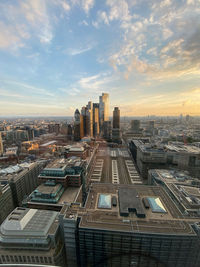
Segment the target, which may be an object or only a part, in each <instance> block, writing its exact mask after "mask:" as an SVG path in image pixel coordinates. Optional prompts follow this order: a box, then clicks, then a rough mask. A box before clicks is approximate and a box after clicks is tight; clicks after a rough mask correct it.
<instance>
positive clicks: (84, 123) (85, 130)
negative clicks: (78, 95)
mask: <svg viewBox="0 0 200 267" xmlns="http://www.w3.org/2000/svg"><path fill="white" fill-rule="evenodd" d="M86 110H87V109H86V107H82V109H81V115H82V116H83V129H84V136H86V135H87V127H86V119H87V118H86Z"/></svg>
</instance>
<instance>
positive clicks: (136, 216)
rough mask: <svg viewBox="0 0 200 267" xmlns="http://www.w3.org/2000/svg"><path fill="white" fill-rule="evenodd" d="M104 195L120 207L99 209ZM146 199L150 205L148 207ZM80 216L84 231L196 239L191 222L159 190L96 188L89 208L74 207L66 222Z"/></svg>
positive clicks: (111, 186)
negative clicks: (177, 236)
mask: <svg viewBox="0 0 200 267" xmlns="http://www.w3.org/2000/svg"><path fill="white" fill-rule="evenodd" d="M102 194H103V195H110V198H111V203H112V199H113V197H115V198H116V199H117V205H113V203H112V205H111V208H109V207H105V208H103V207H99V206H98V201H99V196H100V195H102ZM143 199H146V200H147V201H149V204H150V205H145V204H144V202H146V200H145V201H143ZM107 200H109V199H108V198H107ZM70 216H71V217H70ZM76 216H79V217H81V221H80V224H79V227H80V228H95V229H105V230H111V231H112V230H113V231H128V232H133V233H138V232H141V233H143V232H144V233H146V232H149V233H156V234H159V233H162V234H177V235H195V232H194V231H193V229H192V228H191V226H190V224H189V222H191V221H190V220H188V219H185V218H184V216H183V215H182V214H181V212H180V211H179V210H178V208H177V207H176V205H175V204H174V202H173V201H172V200H171V199H170V197H169V196H168V194H167V193H166V192H165V191H164V190H163V188H162V187H158V186H145V185H128V186H127V185H119V184H116V185H114V184H100V183H99V184H92V186H91V188H90V192H89V194H88V198H87V201H86V205H85V207H83V208H82V207H79V206H78V205H76V204H72V205H71V206H70V207H69V208H68V209H67V211H66V212H65V217H66V218H76ZM194 222H196V220H194Z"/></svg>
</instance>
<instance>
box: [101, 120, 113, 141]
mask: <svg viewBox="0 0 200 267" xmlns="http://www.w3.org/2000/svg"><path fill="white" fill-rule="evenodd" d="M111 134H112V127H111V121H104V122H103V138H105V139H106V140H111Z"/></svg>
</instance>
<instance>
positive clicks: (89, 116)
mask: <svg viewBox="0 0 200 267" xmlns="http://www.w3.org/2000/svg"><path fill="white" fill-rule="evenodd" d="M86 108H87V111H86V116H87V119H86V121H87V123H86V124H87V132H88V135H89V136H90V137H92V136H93V105H92V102H91V101H89V102H88V105H87V106H86Z"/></svg>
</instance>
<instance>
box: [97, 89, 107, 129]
mask: <svg viewBox="0 0 200 267" xmlns="http://www.w3.org/2000/svg"><path fill="white" fill-rule="evenodd" d="M99 119H100V127H102V126H103V122H104V121H109V94H107V93H102V96H100V97H99Z"/></svg>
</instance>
